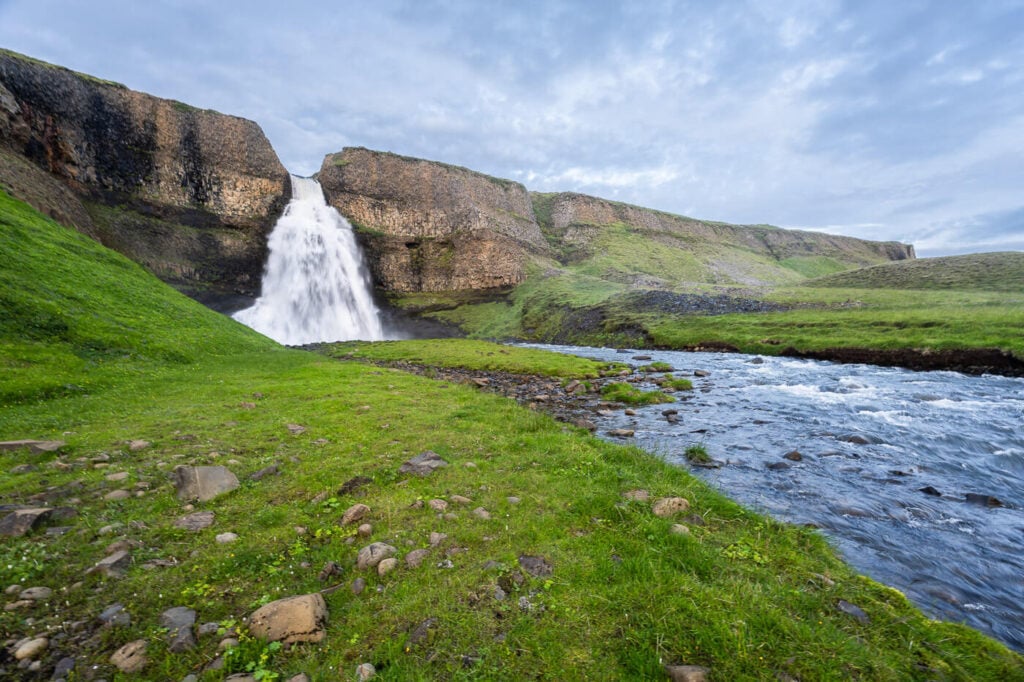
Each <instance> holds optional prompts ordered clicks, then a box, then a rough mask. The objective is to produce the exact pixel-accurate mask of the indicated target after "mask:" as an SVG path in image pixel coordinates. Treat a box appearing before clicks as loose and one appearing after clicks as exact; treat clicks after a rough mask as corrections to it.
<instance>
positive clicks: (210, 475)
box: [173, 466, 239, 502]
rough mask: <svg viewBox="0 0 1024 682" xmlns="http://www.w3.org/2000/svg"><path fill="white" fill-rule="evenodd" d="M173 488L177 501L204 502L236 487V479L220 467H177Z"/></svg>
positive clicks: (224, 468)
mask: <svg viewBox="0 0 1024 682" xmlns="http://www.w3.org/2000/svg"><path fill="white" fill-rule="evenodd" d="M173 475H174V486H175V487H176V488H177V489H178V499H179V500H199V501H200V502H206V501H208V500H212V499H213V498H215V497H217V496H218V495H223V494H224V493H228V492H231V491H232V490H234V489H235V488H237V487H238V485H239V483H238V477H236V476H235V475H234V474H233V473H231V471H230V470H228V469H227V468H226V467H222V466H201V467H191V466H177V467H175V468H174V472H173Z"/></svg>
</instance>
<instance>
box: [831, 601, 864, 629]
mask: <svg viewBox="0 0 1024 682" xmlns="http://www.w3.org/2000/svg"><path fill="white" fill-rule="evenodd" d="M836 606H837V607H838V608H839V610H840V611H842V612H843V613H845V614H846V615H848V616H853V617H854V618H856V619H857V620H858V621H860V622H861V623H862V624H864V625H867V624H868V623H870V622H871V619H870V618H868V614H866V613H865V612H864V609H862V608H861V607H859V606H857V605H856V604H851V603H850V602H848V601H846V600H845V599H840V600H839V603H838V604H837V605H836Z"/></svg>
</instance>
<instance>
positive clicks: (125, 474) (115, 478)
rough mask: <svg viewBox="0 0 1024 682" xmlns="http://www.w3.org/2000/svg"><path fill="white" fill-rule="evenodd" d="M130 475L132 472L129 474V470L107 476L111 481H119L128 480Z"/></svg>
mask: <svg viewBox="0 0 1024 682" xmlns="http://www.w3.org/2000/svg"><path fill="white" fill-rule="evenodd" d="M130 475H131V474H129V473H128V472H127V471H119V472H117V473H116V474H108V475H107V477H106V478H107V480H108V481H110V482H111V483H117V482H119V481H126V480H128V477H129V476H130Z"/></svg>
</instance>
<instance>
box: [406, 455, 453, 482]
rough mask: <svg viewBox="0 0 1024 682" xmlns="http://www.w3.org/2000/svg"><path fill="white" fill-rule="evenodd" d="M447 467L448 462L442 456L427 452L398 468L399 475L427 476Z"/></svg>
mask: <svg viewBox="0 0 1024 682" xmlns="http://www.w3.org/2000/svg"><path fill="white" fill-rule="evenodd" d="M446 466H448V462H446V461H444V460H443V459H442V458H441V455H439V454H437V453H436V452H434V451H433V450H427V451H425V452H422V453H420V454H418V455H416V456H415V457H413V458H412V459H410V460H408V461H407V462H405V463H404V464H402V466H400V467H399V468H398V473H400V474H416V475H417V476H427V475H429V474H431V473H433V472H434V470H435V469H438V468H440V467H446Z"/></svg>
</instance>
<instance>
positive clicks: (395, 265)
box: [318, 148, 547, 292]
mask: <svg viewBox="0 0 1024 682" xmlns="http://www.w3.org/2000/svg"><path fill="white" fill-rule="evenodd" d="M318 178H319V180H320V184H321V185H322V186H323V188H324V194H325V196H326V197H327V201H328V203H330V204H331V205H333V206H334V207H335V208H337V209H338V211H340V212H341V214H342V215H344V216H345V217H346V218H348V220H349V221H350V222H351V223H352V224H353V226H354V227H355V228H356V230H357V232H358V234H359V238H360V242H361V243H362V244H363V247H364V248H365V250H366V254H367V259H368V261H369V263H370V268H371V269H372V271H373V276H374V280H375V281H376V282H377V284H378V285H379V286H381V287H383V288H384V289H386V290H388V291H393V292H412V291H459V290H467V289H495V288H503V287H511V286H515V285H517V284H519V283H520V282H522V281H523V280H524V279H525V276H526V275H525V263H526V259H527V256H528V254H529V253H540V252H544V251H546V250H547V244H546V242H545V239H544V236H543V235H542V234H541V231H540V227H539V225H538V224H537V222H536V220H535V219H534V216H533V206H532V203H531V200H530V195H529V193H528V192H527V191H526V188H525V187H523V186H522V185H520V184H519V183H516V182H512V181H509V180H501V179H498V178H492V177H490V176H487V175H483V174H482V173H476V172H474V171H471V170H468V169H465V168H459V167H456V166H450V165H447V164H442V163H435V162H431V161H424V160H422V159H413V158H408V157H403V156H398V155H396V154H390V153H385V152H376V151H371V150H368V149H362V148H349V149H344V150H342V151H341V152H339V153H337V154H331V155H328V156H327V158H325V159H324V162H323V166H322V167H321V169H320V173H319V174H318Z"/></svg>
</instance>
